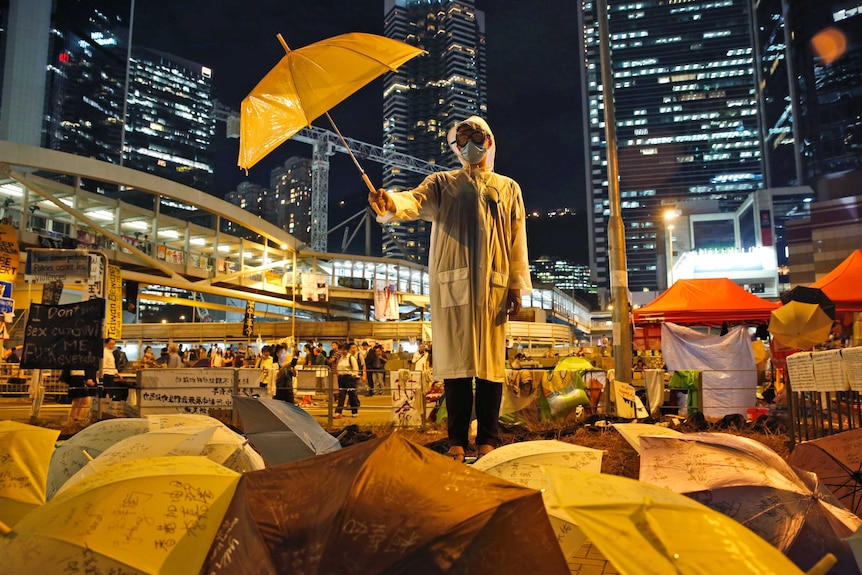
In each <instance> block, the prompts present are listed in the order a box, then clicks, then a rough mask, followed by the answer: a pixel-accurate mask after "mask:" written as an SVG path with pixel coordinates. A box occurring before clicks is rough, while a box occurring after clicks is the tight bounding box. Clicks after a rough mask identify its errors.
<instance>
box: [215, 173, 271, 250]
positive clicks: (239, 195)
mask: <svg viewBox="0 0 862 575" xmlns="http://www.w3.org/2000/svg"><path fill="white" fill-rule="evenodd" d="M270 195H271V193H270V191H269V190H267V189H266V188H264V187H263V186H261V185H259V184H255V183H253V182H240V184H239V185H238V186H237V187H236V190H234V191H232V192H228V193H227V194H226V195H225V197H224V201H226V202H230V203H231V204H233V205H235V206H239V207H240V208H242V209H243V210H245V211H247V212H251V213H252V214H254V215H256V216H259V217H261V218H262V217H264V215H265V214H266V210H267V207H268V206H269V205H270V202H269V198H270ZM221 228H222V229H221V231H223V232H225V233H228V234H233V235H236V236H240V237H245V238H247V239H251V240H257V239H259V236H257V235H254V234H252V232H250V231H249V230H245V229H244V228H242V227H241V226H239V225H238V224H237V223H235V222H232V221H230V220H222V225H221Z"/></svg>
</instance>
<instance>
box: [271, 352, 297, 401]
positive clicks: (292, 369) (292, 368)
mask: <svg viewBox="0 0 862 575" xmlns="http://www.w3.org/2000/svg"><path fill="white" fill-rule="evenodd" d="M275 359H276V361H277V362H278V372H277V373H276V374H275V396H274V399H278V400H281V401H286V402H288V403H295V397H294V391H293V378H294V377H295V376H296V363H297V361H298V360H299V358H298V357H295V356H294V357H293V358H292V359H289V358H288V357H287V346H286V345H284V344H283V343H280V344H278V345H277V346H276V348H275Z"/></svg>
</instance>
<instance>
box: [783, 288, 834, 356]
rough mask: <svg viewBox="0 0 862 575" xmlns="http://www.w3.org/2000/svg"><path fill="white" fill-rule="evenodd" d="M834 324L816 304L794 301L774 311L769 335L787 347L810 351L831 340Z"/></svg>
mask: <svg viewBox="0 0 862 575" xmlns="http://www.w3.org/2000/svg"><path fill="white" fill-rule="evenodd" d="M832 323H833V320H832V318H830V317H829V315H827V313H826V312H825V311H824V310H823V308H822V307H820V306H819V305H817V304H816V303H805V302H801V301H795V300H793V301H789V302H787V303H786V304H784V305H783V306H781V307H780V308H778V309H775V310H772V317H771V318H770V319H769V333H771V334H772V336H773V337H774V338H775V339H776V340H777V341H778V343H780V344H781V345H783V346H785V347H793V348H797V349H809V348H811V347H814V346H815V345H817V344H818V343H822V342H824V341H826V340H827V339H829V332H830V330H831V329H832Z"/></svg>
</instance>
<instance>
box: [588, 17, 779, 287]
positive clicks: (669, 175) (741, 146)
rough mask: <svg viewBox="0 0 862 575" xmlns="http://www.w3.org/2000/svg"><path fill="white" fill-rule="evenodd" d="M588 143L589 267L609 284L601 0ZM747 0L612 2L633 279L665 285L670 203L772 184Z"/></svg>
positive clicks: (727, 199)
mask: <svg viewBox="0 0 862 575" xmlns="http://www.w3.org/2000/svg"><path fill="white" fill-rule="evenodd" d="M582 8H583V10H582V23H583V33H584V50H585V74H586V78H585V79H586V84H587V85H586V87H587V91H588V98H587V112H588V116H587V117H588V122H589V123H588V126H589V128H588V134H587V139H588V141H587V145H588V146H589V148H590V150H591V158H590V162H591V166H590V168H591V169H590V171H589V172H588V202H589V203H588V205H589V210H590V212H591V214H590V215H591V233H592V235H593V237H592V239H591V243H592V246H591V247H592V248H593V249H592V251H591V254H592V255H591V258H592V259H591V262H590V267H591V268H592V269H593V270H595V272H594V273H595V274H596V280H597V284H598V287H599V289H607V288H608V287H609V279H608V267H609V266H608V246H607V223H608V217H609V215H610V208H609V200H608V188H607V159H606V156H605V125H604V117H603V105H604V104H603V98H602V86H601V63H600V59H599V45H598V40H599V36H598V26H597V23H596V13H595V11H596V5H595V2H592V1H590V0H586V1H584V2H583V3H582ZM750 9H751V6H750V2H748V1H745V0H703V1H688V2H683V1H670V2H668V1H659V0H645V1H640V2H617V1H611V2H609V6H608V10H609V14H610V36H611V52H612V58H611V59H612V61H613V62H612V74H613V79H614V100H615V113H616V129H617V146H618V161H619V172H620V196H621V206H622V216H623V220H624V222H625V227H626V253H627V264H628V280H629V287H630V289H631V290H632V291H642V290H655V289H657V288H659V287H665V285H664V283H665V282H664V280H663V275H664V269H663V265H664V264H661V262H662V261H663V259H662V258H663V255H664V249H665V236H664V234H665V233H666V232H665V230H664V226H663V221H662V219H663V215H664V212H665V211H666V210H667V209H677V208H678V205H679V204H680V203H681V202H684V201H686V200H689V199H698V200H702V199H707V200H710V201H712V202H715V204H716V205H717V209H718V210H719V211H722V212H726V211H733V210H735V209H736V208H737V207H738V206H739V205H740V204H741V203H742V201H744V200H745V199H746V198H747V197H748V195H749V194H750V193H751V192H753V191H754V190H757V189H759V188H761V187H762V186H763V169H762V162H761V150H760V141H759V131H758V117H757V104H756V92H755V88H756V86H755V75H754V55H753V48H752V34H751V14H750Z"/></svg>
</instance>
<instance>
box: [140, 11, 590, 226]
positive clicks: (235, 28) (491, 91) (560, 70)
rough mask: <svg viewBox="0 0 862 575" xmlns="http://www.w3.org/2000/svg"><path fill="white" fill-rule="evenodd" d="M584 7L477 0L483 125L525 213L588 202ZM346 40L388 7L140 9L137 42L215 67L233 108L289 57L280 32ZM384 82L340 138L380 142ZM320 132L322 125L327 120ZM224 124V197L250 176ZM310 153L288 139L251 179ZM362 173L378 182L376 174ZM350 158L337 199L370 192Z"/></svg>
mask: <svg viewBox="0 0 862 575" xmlns="http://www.w3.org/2000/svg"><path fill="white" fill-rule="evenodd" d="M576 6H577V4H576V3H575V2H571V0H543V1H542V2H525V1H523V0H484V1H477V8H479V9H482V10H484V11H485V17H486V29H485V32H486V36H487V43H488V45H487V57H488V61H487V73H488V108H489V112H488V116H489V117H488V121H489V122H490V124H491V127H492V129H493V130H494V132H495V135H496V137H497V140H498V146H499V148H498V152H497V161H496V168H497V171H499V172H501V173H503V174H506V175H508V176H511V177H513V178H515V179H516V180H517V181H518V182H519V183H520V184H521V187H522V188H523V190H524V198H525V202H526V204H527V207H528V208H529V209H538V210H545V209H553V208H557V207H564V206H568V207H577V208H582V207H583V206H584V205H585V193H584V183H583V180H584V175H583V174H584V171H583V160H582V158H583V153H582V151H581V150H582V129H581V117H580V116H581V114H580V106H579V101H580V85H579V83H580V82H579V78H578V67H577V64H578V62H579V60H580V56H579V54H578V52H577V36H576V34H577V30H578V26H577V12H576V10H577V8H576ZM346 32H370V33H375V34H382V33H383V2H382V1H381V0H350V1H346V0H290V1H285V0H253V1H250V2H249V1H245V2H242V1H237V0H219V1H217V2H214V1H213V0H185V1H183V2H177V1H176V0H152V1H141V0H138V1H137V6H136V13H135V30H134V38H133V43H134V44H136V45H141V46H146V47H149V48H153V49H157V50H162V51H165V52H169V53H172V54H175V55H177V56H181V57H184V58H187V59H189V60H192V61H195V62H199V63H201V64H203V65H205V66H209V67H211V68H212V69H213V81H214V84H215V92H216V98H218V99H219V100H220V101H222V102H223V103H225V104H227V105H229V106H230V107H231V108H233V109H237V110H238V109H239V104H240V102H241V101H242V99H243V98H244V97H245V96H246V95H247V94H248V92H249V91H251V89H252V88H253V87H254V86H255V84H256V83H257V82H258V81H259V80H260V79H261V78H262V77H263V76H264V75H265V74H266V73H267V72H268V71H269V69H270V68H271V67H272V66H274V65H275V64H276V63H277V62H278V60H279V59H280V58H281V57H282V56H283V55H284V52H283V50H282V48H281V46H280V45H279V43H278V41H277V39H276V37H275V36H276V34H278V33H281V34H282V35H283V36H284V38H285V40H286V41H287V43H288V44H289V45H290V46H291V47H293V48H299V47H302V46H304V45H306V44H310V43H312V42H315V41H317V40H321V39H323V38H326V37H329V36H334V35H337V34H343V33H346ZM381 94H382V82H381V81H379V80H378V81H376V82H374V83H372V84H369V85H368V86H366V87H365V88H363V89H362V90H360V91H359V92H358V93H356V94H355V95H353V96H352V97H351V98H349V99H348V100H346V101H345V102H343V103H342V104H340V105H339V106H338V107H336V108H335V109H334V110H333V111H332V116H333V118H334V119H335V120H336V122H337V123H338V125H339V128H340V129H341V131H342V133H344V134H345V136H348V137H352V138H356V139H359V140H363V141H366V142H369V143H372V144H377V145H379V144H380V141H381V124H382V114H383V112H382V96H381ZM316 124H317V125H319V126H321V127H327V128H328V125H327V124H326V120H325V119H324V120H322V121H321V120H318V121H317V122H316ZM224 133H225V132H224V125H223V124H219V125H218V127H217V133H216V136H217V137H216V144H217V149H218V152H217V166H216V179H217V192H218V193H221V194H223V193H225V192H228V191H230V190H231V189H233V188H234V187H235V186H236V185H237V184H238V183H239V182H240V181H242V180H243V178H244V177H245V176H244V175H243V174H242V172H240V170H239V169H238V168H237V167H236V155H237V150H238V146H239V143H238V140H226V139H225V137H224ZM293 154H296V155H306V156H310V154H311V149H310V146H308V145H305V144H300V143H293V142H288V143H287V144H284V145H283V146H282V147H281V148H279V149H278V150H276V151H275V152H273V153H272V154H270V156H268V157H267V158H266V159H265V160H263V161H262V162H261V163H260V164H258V165H257V166H256V167H255V168H253V169H252V170H251V171H250V172H249V179H250V180H251V181H254V182H257V183H260V184H263V185H268V183H269V170H270V169H272V167H274V166H275V165H277V164H278V163H279V160H281V161H283V160H284V159H285V158H287V156H289V155H293ZM364 167H365V169H366V171H367V172H368V173H369V175H370V176H371V178H372V181H373V182H374V183H375V184H377V183H379V182H380V168H379V167H378V166H377V165H375V164H373V163H368V165H365V166H364ZM362 186H363V185H362V182H361V180H359V178H358V172H356V171H355V168H354V167H353V165H352V163H351V162H350V160H349V159H348V158H347V156H345V155H343V154H339V155H337V156H335V157H334V158H332V163H331V172H330V194H331V195H330V198H331V200H330V201H332V200H338V199H340V198H341V197H346V196H351V195H355V194H363V193H364V188H363V187H362Z"/></svg>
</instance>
